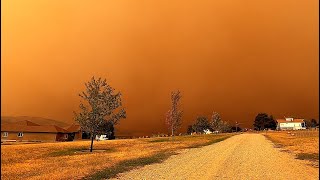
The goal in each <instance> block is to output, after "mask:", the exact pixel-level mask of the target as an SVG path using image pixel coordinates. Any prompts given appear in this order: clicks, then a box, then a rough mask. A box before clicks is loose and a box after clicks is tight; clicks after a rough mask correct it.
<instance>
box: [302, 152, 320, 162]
mask: <svg viewBox="0 0 320 180" xmlns="http://www.w3.org/2000/svg"><path fill="white" fill-rule="evenodd" d="M297 159H301V160H311V161H315V160H318V161H319V154H318V153H299V154H297Z"/></svg>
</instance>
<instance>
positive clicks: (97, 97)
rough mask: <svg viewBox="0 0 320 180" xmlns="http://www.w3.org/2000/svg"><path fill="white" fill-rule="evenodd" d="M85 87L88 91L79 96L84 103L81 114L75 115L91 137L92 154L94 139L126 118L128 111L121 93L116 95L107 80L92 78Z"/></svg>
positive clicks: (81, 106) (81, 105)
mask: <svg viewBox="0 0 320 180" xmlns="http://www.w3.org/2000/svg"><path fill="white" fill-rule="evenodd" d="M85 86H86V91H84V92H82V93H81V94H79V96H80V97H81V98H82V100H84V102H82V101H80V105H79V107H80V112H79V113H76V112H74V114H75V120H76V121H77V122H78V123H79V124H80V126H81V129H82V130H84V131H87V132H89V133H90V135H91V145H90V152H92V149H93V140H94V137H95V136H96V135H97V134H104V133H105V132H106V131H108V130H110V124H112V126H113V125H115V124H117V123H118V122H119V121H120V119H122V118H126V111H125V110H124V108H123V107H122V103H121V93H120V92H118V93H115V92H114V91H115V89H113V88H112V87H111V86H110V85H109V84H108V83H107V81H106V79H104V80H102V79H101V78H99V79H97V80H96V79H95V78H94V77H92V78H91V80H90V81H89V82H87V83H85Z"/></svg>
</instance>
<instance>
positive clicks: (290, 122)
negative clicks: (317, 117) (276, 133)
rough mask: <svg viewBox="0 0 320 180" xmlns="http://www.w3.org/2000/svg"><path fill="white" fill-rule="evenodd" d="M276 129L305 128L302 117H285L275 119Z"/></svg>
mask: <svg viewBox="0 0 320 180" xmlns="http://www.w3.org/2000/svg"><path fill="white" fill-rule="evenodd" d="M277 129H278V130H301V129H306V123H305V122H304V119H295V118H285V119H277Z"/></svg>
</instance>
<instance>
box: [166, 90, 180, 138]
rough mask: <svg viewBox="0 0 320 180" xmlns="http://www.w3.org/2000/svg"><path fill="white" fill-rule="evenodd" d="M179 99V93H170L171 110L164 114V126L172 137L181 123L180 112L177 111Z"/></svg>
mask: <svg viewBox="0 0 320 180" xmlns="http://www.w3.org/2000/svg"><path fill="white" fill-rule="evenodd" d="M180 99H181V94H180V91H179V90H178V91H173V92H171V109H170V110H169V111H168V112H167V114H166V124H167V126H168V129H169V130H170V131H171V135H172V136H173V135H174V133H175V132H176V130H178V129H179V128H180V126H181V123H182V113H183V112H182V111H181V110H179V102H180Z"/></svg>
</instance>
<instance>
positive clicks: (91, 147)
mask: <svg viewBox="0 0 320 180" xmlns="http://www.w3.org/2000/svg"><path fill="white" fill-rule="evenodd" d="M93 139H94V136H93V135H92V137H91V146H90V152H92V149H93Z"/></svg>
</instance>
